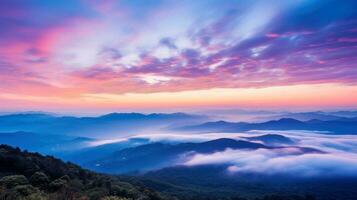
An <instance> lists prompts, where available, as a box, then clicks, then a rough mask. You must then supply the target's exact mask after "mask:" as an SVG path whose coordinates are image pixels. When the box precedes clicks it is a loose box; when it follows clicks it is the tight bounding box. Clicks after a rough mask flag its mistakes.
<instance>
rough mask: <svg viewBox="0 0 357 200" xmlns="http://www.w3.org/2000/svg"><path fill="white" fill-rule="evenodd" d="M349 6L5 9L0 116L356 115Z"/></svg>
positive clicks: (7, 2) (235, 0) (25, 2)
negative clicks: (213, 111) (230, 111)
mask: <svg viewBox="0 0 357 200" xmlns="http://www.w3.org/2000/svg"><path fill="white" fill-rule="evenodd" d="M356 7H357V2H356V1H353V0H351V1H349V0H344V1H338V0H285V1H278V0H261V1H260V0H256V1H248V0H246V1H244V0H225V1H219V0H197V1H188V0H182V1H174V0H140V1H139V0H61V1H57V0H47V1H42V0H2V1H0V81H1V82H0V110H2V111H10V110H44V111H75V112H84V111H87V112H88V111H91V112H97V111H98V112H99V111H115V110H175V109H176V110H180V109H197V108H212V107H215V108H230V107H243V108H255V109H256V108H259V109H342V108H348V109H349V108H357V66H356V63H357V10H356V9H355V8H356Z"/></svg>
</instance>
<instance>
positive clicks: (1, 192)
mask: <svg viewBox="0 0 357 200" xmlns="http://www.w3.org/2000/svg"><path fill="white" fill-rule="evenodd" d="M0 177H1V179H0V199H2V200H17V199H21V200H47V199H51V200H77V199H82V200H109V199H110V200H129V199H142V200H144V199H145V200H161V199H170V198H168V197H166V198H164V197H161V196H160V195H159V194H158V193H155V192H153V191H151V190H149V189H147V188H143V187H139V186H133V185H132V184H129V183H127V182H123V181H121V180H119V179H118V178H116V177H112V176H107V175H102V174H98V173H94V172H91V171H88V170H85V169H82V168H81V167H79V166H77V165H75V164H72V163H64V162H63V161H61V160H59V159H56V158H54V157H51V156H42V155H40V154H38V153H29V152H27V151H21V150H20V149H18V148H12V147H10V146H7V145H0Z"/></svg>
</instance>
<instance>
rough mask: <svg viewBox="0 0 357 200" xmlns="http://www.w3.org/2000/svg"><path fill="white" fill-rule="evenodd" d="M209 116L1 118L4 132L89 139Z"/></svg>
mask: <svg viewBox="0 0 357 200" xmlns="http://www.w3.org/2000/svg"><path fill="white" fill-rule="evenodd" d="M205 120H207V117H206V116H202V115H189V114H185V113H171V114H164V113H152V114H142V113H109V114H106V115H102V116H98V117H73V116H54V115H49V114H43V113H19V114H8V115H1V116H0V132H17V131H24V132H34V133H46V134H62V135H63V134H65V135H77V136H85V137H95V136H100V137H101V138H103V137H108V136H112V135H113V134H115V135H117V134H122V135H123V134H131V133H134V132H138V131H140V130H143V129H153V130H154V129H157V128H159V127H166V126H170V125H173V124H178V125H184V124H187V123H194V122H203V121H205Z"/></svg>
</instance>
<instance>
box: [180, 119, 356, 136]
mask: <svg viewBox="0 0 357 200" xmlns="http://www.w3.org/2000/svg"><path fill="white" fill-rule="evenodd" d="M176 130H179V131H198V132H243V131H250V130H311V131H326V132H331V133H335V134H357V118H343V119H339V120H331V121H322V120H317V119H314V120H309V121H304V122H303V121H299V120H296V119H292V118H282V119H279V120H272V121H267V122H262V123H247V122H225V121H216V122H207V123H203V124H198V125H194V126H183V127H180V128H177V129H176Z"/></svg>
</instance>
